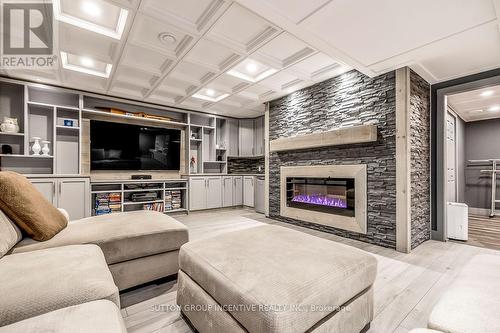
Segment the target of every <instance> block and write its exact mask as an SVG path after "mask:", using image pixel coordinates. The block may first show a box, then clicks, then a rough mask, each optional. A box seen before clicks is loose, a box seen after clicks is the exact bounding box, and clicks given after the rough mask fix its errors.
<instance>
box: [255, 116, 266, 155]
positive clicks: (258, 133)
mask: <svg viewBox="0 0 500 333" xmlns="http://www.w3.org/2000/svg"><path fill="white" fill-rule="evenodd" d="M254 155H264V117H260V118H257V119H255V135H254Z"/></svg>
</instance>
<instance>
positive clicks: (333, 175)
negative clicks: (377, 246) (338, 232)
mask: <svg viewBox="0 0 500 333" xmlns="http://www.w3.org/2000/svg"><path fill="white" fill-rule="evenodd" d="M279 214H280V216H282V217H285V218H290V219H294V220H299V221H304V222H310V223H315V224H321V225H326V226H329V227H334V228H337V229H342V230H348V231H352V232H357V233H361V234H366V232H367V171H366V165H365V164H354V165H297V166H281V167H280V212H279Z"/></svg>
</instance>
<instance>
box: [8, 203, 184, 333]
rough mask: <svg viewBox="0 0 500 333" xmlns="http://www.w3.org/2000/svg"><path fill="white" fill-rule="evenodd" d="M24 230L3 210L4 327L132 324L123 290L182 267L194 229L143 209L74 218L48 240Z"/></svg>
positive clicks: (116, 327) (105, 328)
mask: <svg viewBox="0 0 500 333" xmlns="http://www.w3.org/2000/svg"><path fill="white" fill-rule="evenodd" d="M0 213H1V212H0ZM21 238H22V237H21V233H20V231H19V229H18V228H17V227H16V226H15V224H13V223H12V222H11V221H10V220H9V219H8V218H7V217H6V216H5V214H3V213H2V214H0V295H2V296H1V297H0V309H1V311H0V332H30V331H45V330H47V329H50V332H68V331H70V330H68V327H72V326H73V327H78V328H79V329H80V330H79V332H93V331H99V332H106V333H107V332H110V333H111V332H125V331H126V330H125V327H124V325H123V321H122V318H121V316H120V315H119V314H120V311H119V309H120V299H119V291H120V290H124V289H127V288H130V287H133V286H136V285H140V284H143V283H146V282H149V281H153V280H156V279H159V278H162V277H166V276H169V275H172V274H175V273H177V270H178V253H179V248H180V247H181V245H183V244H184V243H186V242H187V241H188V230H187V228H186V227H185V226H184V225H183V224H181V223H180V222H178V221H176V220H175V219H173V218H171V217H169V216H166V215H164V214H162V213H157V212H150V211H137V212H130V213H117V214H111V215H104V216H99V217H91V218H85V219H82V220H78V221H72V222H69V224H68V226H67V227H66V228H65V229H64V230H62V231H61V232H60V233H58V234H57V235H56V236H54V237H53V238H52V239H50V240H48V241H45V242H37V241H34V240H32V239H29V238H23V239H21ZM7 239H10V242H9V241H7ZM12 239H14V240H16V242H17V243H16V242H14V243H16V244H15V245H13V246H12V244H13V242H12ZM6 244H7V246H9V247H10V249H8V250H7V254H6V255H4V256H3V257H1V254H3V253H5V252H6ZM9 244H10V245H9ZM89 318H92V322H89V321H88V319H89ZM96 328H98V329H96Z"/></svg>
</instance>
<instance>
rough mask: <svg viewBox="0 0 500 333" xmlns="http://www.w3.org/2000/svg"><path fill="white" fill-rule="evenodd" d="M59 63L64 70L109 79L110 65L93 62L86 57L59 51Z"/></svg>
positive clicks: (111, 66)
mask: <svg viewBox="0 0 500 333" xmlns="http://www.w3.org/2000/svg"><path fill="white" fill-rule="evenodd" d="M61 62H62V66H63V68H64V69H68V70H71V71H75V72H80V73H84V74H88V75H94V76H99V77H103V78H106V79H107V78H109V76H110V74H111V70H112V68H113V65H112V64H106V63H102V62H100V61H99V62H98V61H95V60H93V59H91V58H88V57H81V56H77V55H74V54H68V53H66V52H63V51H61Z"/></svg>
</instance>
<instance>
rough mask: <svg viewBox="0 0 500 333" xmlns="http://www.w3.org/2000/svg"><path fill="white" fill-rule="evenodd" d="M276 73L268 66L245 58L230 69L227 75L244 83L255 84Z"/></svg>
mask: <svg viewBox="0 0 500 333" xmlns="http://www.w3.org/2000/svg"><path fill="white" fill-rule="evenodd" d="M277 71H278V70H277V69H274V68H272V67H270V66H269V65H265V64H263V63H261V62H259V61H256V60H253V59H250V58H247V59H245V60H243V61H242V62H241V63H239V64H238V65H237V66H235V67H234V68H232V69H230V70H229V71H228V72H227V74H229V75H232V76H234V77H237V78H239V79H242V80H245V81H249V82H252V83H256V82H259V81H260V80H263V79H265V78H266V77H268V76H270V75H273V74H274V73H276V72H277Z"/></svg>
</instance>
